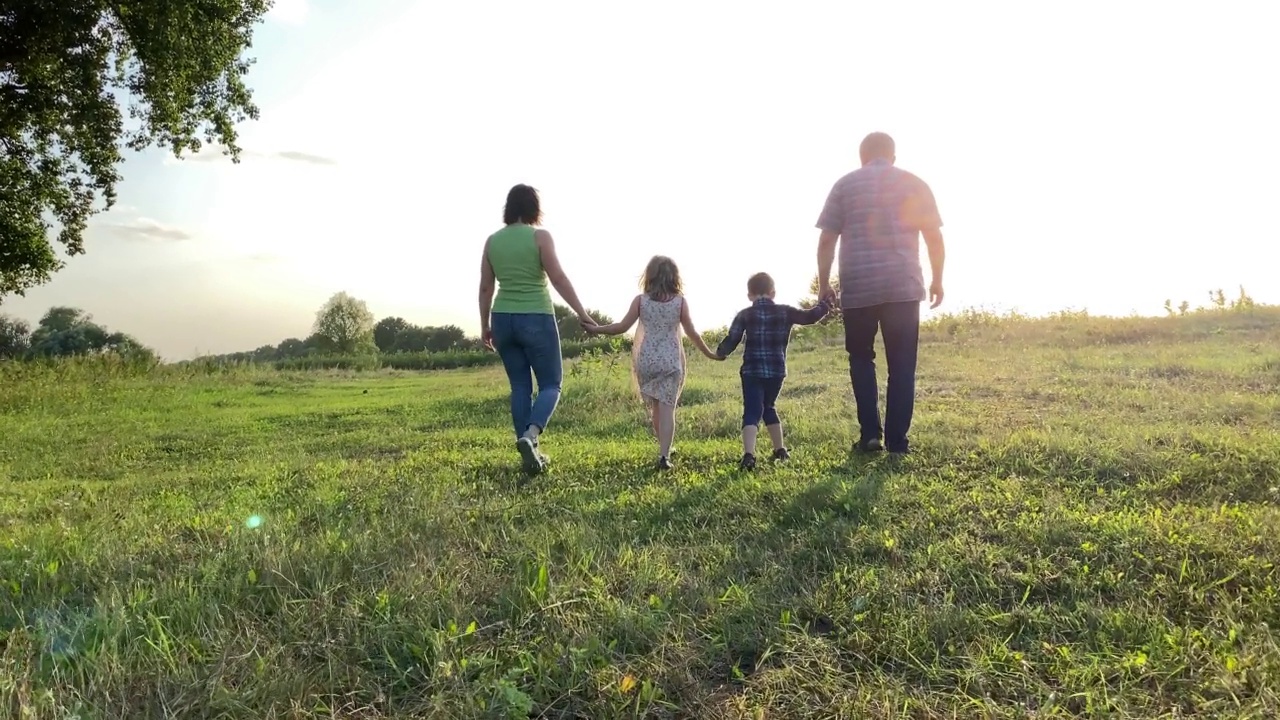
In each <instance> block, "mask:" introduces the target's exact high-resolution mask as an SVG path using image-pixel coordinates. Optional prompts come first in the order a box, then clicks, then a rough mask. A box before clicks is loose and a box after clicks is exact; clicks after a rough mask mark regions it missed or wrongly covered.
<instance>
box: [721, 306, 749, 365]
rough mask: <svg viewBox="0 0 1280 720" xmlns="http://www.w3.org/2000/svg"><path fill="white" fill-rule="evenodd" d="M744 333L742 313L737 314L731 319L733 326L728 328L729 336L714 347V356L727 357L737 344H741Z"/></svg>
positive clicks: (745, 326) (745, 328)
mask: <svg viewBox="0 0 1280 720" xmlns="http://www.w3.org/2000/svg"><path fill="white" fill-rule="evenodd" d="M746 332H747V323H746V320H744V319H743V317H742V313H738V314H737V315H735V316H734V317H733V324H732V325H730V326H729V334H728V335H727V336H725V339H724V340H721V341H720V344H719V345H717V346H716V354H717V355H719V356H720V357H729V354H730V353H732V352H733V351H734V350H735V349H737V347H738V343H740V342H742V336H743V334H745V333H746Z"/></svg>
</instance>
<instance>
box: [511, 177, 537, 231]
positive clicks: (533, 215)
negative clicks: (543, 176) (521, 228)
mask: <svg viewBox="0 0 1280 720" xmlns="http://www.w3.org/2000/svg"><path fill="white" fill-rule="evenodd" d="M502 222H503V223H504V224H506V225H511V224H513V223H518V222H521V223H524V224H525V225H537V224H538V223H539V222H542V202H541V201H540V200H539V199H538V191H537V190H535V189H533V188H531V187H529V186H528V185H516V186H515V187H513V188H511V191H510V192H508V193H507V205H506V207H504V208H503V209H502Z"/></svg>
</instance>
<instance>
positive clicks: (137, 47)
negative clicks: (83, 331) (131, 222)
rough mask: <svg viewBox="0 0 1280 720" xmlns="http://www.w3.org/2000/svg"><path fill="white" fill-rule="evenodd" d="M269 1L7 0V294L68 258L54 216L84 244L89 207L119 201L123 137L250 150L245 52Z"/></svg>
mask: <svg viewBox="0 0 1280 720" xmlns="http://www.w3.org/2000/svg"><path fill="white" fill-rule="evenodd" d="M270 5H271V0H202V1H201V2H164V1H163V0H114V1H113V2H109V3H108V2H103V1H102V0H0V297H2V296H4V295H7V294H13V293H17V294H22V293H23V292H24V291H25V290H26V289H27V288H31V287H34V286H36V285H39V284H41V283H44V282H47V281H48V280H49V277H50V274H51V273H53V272H55V271H56V270H58V269H59V268H61V267H62V262H61V261H60V260H59V259H58V258H57V256H56V255H55V253H54V249H53V245H52V243H51V242H50V240H49V234H50V232H51V230H52V229H53V225H54V223H56V224H57V226H58V234H57V240H58V242H59V243H61V244H62V245H63V246H64V248H65V250H66V252H67V253H68V254H70V255H78V254H80V253H83V252H84V244H83V233H84V230H85V225H86V222H87V220H88V218H89V216H90V215H92V214H94V213H95V212H100V211H102V210H106V209H109V208H110V207H111V206H112V205H114V203H115V200H116V192H115V187H116V183H117V182H119V180H120V174H119V171H118V170H117V166H118V165H119V164H120V163H121V162H122V160H123V156H122V155H121V149H122V147H128V148H130V149H132V150H135V151H140V150H142V149H144V148H146V147H148V146H150V145H152V144H155V145H159V146H161V147H164V148H166V149H168V150H169V151H171V152H173V154H174V155H175V156H176V157H182V153H183V151H191V152H197V151H199V150H200V148H201V147H202V145H203V143H205V142H208V143H218V144H220V145H222V146H223V147H224V148H225V151H226V153H227V154H228V155H229V156H230V157H231V159H232V161H233V162H238V161H239V157H240V148H239V147H238V146H237V144H236V131H235V125H236V123H238V122H240V121H242V120H244V119H246V118H254V119H256V118H257V117H258V110H257V107H256V106H255V105H254V104H253V102H252V97H251V93H250V91H249V89H248V88H247V87H246V86H245V84H244V75H245V73H246V72H247V71H248V69H249V66H250V64H251V62H252V61H251V60H249V59H247V58H245V57H243V53H244V51H245V50H246V49H247V48H248V47H249V46H250V44H251V40H252V35H253V27H254V25H256V24H257V23H258V22H260V21H261V20H262V16H263V15H264V14H265V13H266V11H267V9H268V8H269V7H270ZM121 100H125V101H126V102H127V103H128V107H129V116H130V117H131V118H133V119H134V120H136V121H137V123H138V126H137V128H136V129H131V130H129V131H126V130H125V128H124V123H123V119H122V117H121ZM99 198H101V199H102V200H103V207H100V208H97V209H95V208H94V203H95V201H96V200H97V199H99ZM47 218H51V219H52V221H53V222H52V223H51V222H49V220H48V219H47Z"/></svg>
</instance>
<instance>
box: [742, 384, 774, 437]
mask: <svg viewBox="0 0 1280 720" xmlns="http://www.w3.org/2000/svg"><path fill="white" fill-rule="evenodd" d="M781 392H782V378H780V377H779V378H758V377H748V376H746V375H743V376H742V427H756V426H758V425H759V424H760V420H761V419H763V420H764V424H765V427H768V426H770V425H777V424H778V423H780V422H782V419H781V418H779V417H778V410H777V409H776V408H775V407H774V406H775V405H776V404H777V403H778V394H779V393H781Z"/></svg>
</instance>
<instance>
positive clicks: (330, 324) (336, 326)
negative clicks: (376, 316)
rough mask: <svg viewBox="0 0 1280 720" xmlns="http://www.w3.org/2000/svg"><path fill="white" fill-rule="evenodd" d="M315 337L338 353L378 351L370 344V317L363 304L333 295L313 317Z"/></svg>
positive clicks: (371, 333) (366, 307)
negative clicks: (324, 341)
mask: <svg viewBox="0 0 1280 720" xmlns="http://www.w3.org/2000/svg"><path fill="white" fill-rule="evenodd" d="M315 333H316V335H318V336H320V337H321V338H324V339H325V340H326V341H328V344H329V346H330V347H331V348H332V349H333V350H335V351H337V352H340V353H347V354H350V353H356V352H366V351H369V350H375V351H376V349H377V346H376V345H374V344H373V313H371V312H369V307H368V306H367V305H365V304H364V301H363V300H357V299H356V298H353V297H351V296H350V295H348V294H347V293H345V292H340V293H335V294H334V295H333V297H331V298H329V301H328V302H326V303H325V304H324V305H323V306H322V307H321V308H320V311H319V312H317V313H316V325H315Z"/></svg>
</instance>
